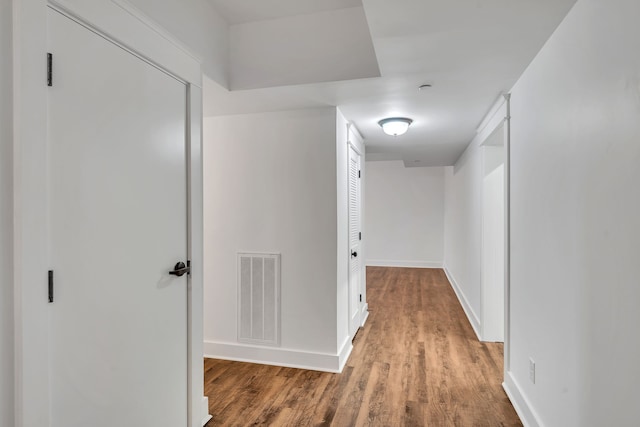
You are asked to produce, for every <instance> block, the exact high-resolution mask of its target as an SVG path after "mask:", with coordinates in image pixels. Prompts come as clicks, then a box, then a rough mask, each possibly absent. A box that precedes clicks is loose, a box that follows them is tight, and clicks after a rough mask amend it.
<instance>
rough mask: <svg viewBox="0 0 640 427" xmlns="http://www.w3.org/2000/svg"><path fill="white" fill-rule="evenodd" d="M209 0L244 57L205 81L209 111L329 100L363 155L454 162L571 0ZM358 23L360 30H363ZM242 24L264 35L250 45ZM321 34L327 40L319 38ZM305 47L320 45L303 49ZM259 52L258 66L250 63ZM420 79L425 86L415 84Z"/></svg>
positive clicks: (292, 106) (256, 35)
mask: <svg viewBox="0 0 640 427" xmlns="http://www.w3.org/2000/svg"><path fill="white" fill-rule="evenodd" d="M210 1H211V3H212V4H213V5H214V7H215V8H216V9H217V10H218V11H219V12H220V13H221V14H222V16H223V17H224V18H225V19H227V21H228V22H229V23H230V24H231V25H230V48H231V51H232V52H233V51H234V43H235V46H237V47H238V48H237V50H238V51H239V52H241V53H240V55H242V52H243V51H242V49H245V51H246V55H245V56H244V58H245V59H244V62H243V61H237V62H236V64H235V65H234V63H233V62H232V63H231V67H230V70H229V72H230V76H231V82H232V83H231V86H230V87H231V90H228V89H227V88H223V87H221V86H219V85H218V84H216V83H215V82H213V81H211V80H208V79H205V107H204V108H205V115H206V116H213V115H226V114H240V113H252V112H264V111H276V110H285V109H297V108H309V107H320V106H337V107H339V108H340V110H341V111H342V112H343V114H344V115H345V117H346V118H347V120H350V121H352V122H353V123H354V124H355V126H356V127H357V128H358V130H359V131H360V133H361V134H362V135H363V136H364V138H365V143H366V145H367V160H404V161H405V162H406V163H407V164H419V165H421V166H445V165H452V164H453V163H455V161H456V160H457V158H458V157H459V156H460V154H461V153H462V151H464V149H465V147H466V146H467V145H468V143H469V141H471V139H472V138H473V137H474V135H475V130H476V128H477V126H478V125H479V124H480V122H481V120H482V118H483V117H484V115H485V114H486V113H487V111H488V110H489V108H490V107H491V106H492V104H493V103H494V101H495V100H496V99H497V98H498V97H499V96H500V94H501V93H506V92H508V91H509V90H510V88H511V87H512V86H513V84H514V83H515V82H516V81H517V79H518V77H519V76H520V75H521V74H522V72H523V71H524V70H525V68H526V67H527V65H528V64H529V63H530V62H531V60H532V59H533V58H534V56H535V55H536V54H537V52H538V51H539V50H540V48H541V47H542V45H543V44H544V42H545V41H546V40H547V39H548V38H549V36H550V35H551V34H552V32H553V31H554V29H555V28H556V27H557V26H558V24H559V23H560V21H561V20H562V19H563V18H564V16H565V15H566V14H567V12H568V11H569V9H570V8H571V6H572V5H573V4H574V3H575V0H455V1H451V0H394V1H389V0H362V2H360V0H322V1H321V0H210ZM298 20H299V21H298ZM323 20H324V21H323ZM328 20H329V21H328ZM341 20H342V21H341ZM345 20H347V21H345ZM345 22H348V23H351V22H354V23H355V24H354V25H345ZM310 23H312V24H310ZM319 23H320V24H319ZM330 23H336V25H329V24H330ZM363 23H364V24H363ZM286 25H291V27H290V28H291V31H284V33H285V34H289V35H290V37H288V38H285V39H283V38H282V37H281V38H280V39H276V41H275V42H273V43H264V40H268V39H269V37H273V35H272V34H273V33H277V32H278V31H277V30H274V29H276V28H279V29H282V28H285V26H286ZM309 28H313V30H308V31H307V29H309ZM326 28H330V30H331V32H332V33H336V34H337V33H339V36H338V37H337V38H336V37H333V38H330V37H329V38H328V36H327V34H326V33H322V31H324V30H323V29H326ZM367 29H368V32H369V34H368V36H369V37H363V32H365V31H366V30H367ZM281 32H282V31H281ZM340 32H341V33H340ZM237 34H241V35H242V37H239V36H238V35H237ZM247 34H249V35H252V37H254V39H255V38H258V39H260V40H262V42H261V41H260V40H256V41H255V43H256V44H255V45H252V43H253V42H252V41H251V37H248V36H247ZM288 39H290V40H291V41H290V40H288ZM329 39H330V40H329ZM318 40H321V41H322V40H328V41H327V43H326V44H325V45H322V44H320V45H318V44H317V43H319V42H318ZM337 40H342V41H344V42H341V43H338V42H337ZM349 40H352V41H353V40H355V41H353V42H351V43H350V42H349ZM289 43H291V44H289ZM256 46H260V48H259V49H256ZM269 46H271V48H272V49H274V52H269V50H268V49H269ZM308 46H313V47H312V48H311V49H308V48H307V47H308ZM345 46H346V48H345ZM328 47H331V49H328ZM275 50H277V52H276V51H275ZM308 51H312V52H315V53H317V55H316V56H314V57H313V58H310V57H309V55H308V53H305V52H308ZM256 52H260V53H261V54H258V55H256ZM282 52H285V53H288V54H289V57H283V56H282V55H283V53H282ZM261 55H262V57H261V58H262V59H261V60H262V61H263V63H262V64H260V63H256V62H255V61H254V62H253V63H250V64H249V62H250V61H253V59H252V57H253V56H261ZM277 55H279V56H277ZM305 55H306V56H305ZM336 55H337V56H336ZM340 55H342V56H340ZM274 57H278V58H279V59H278V61H277V63H279V64H280V63H283V64H285V65H286V70H285V71H286V72H285V71H277V69H275V70H276V71H274V69H272V67H273V65H272V64H271V63H269V62H268V61H269V60H270V58H274ZM325 57H326V58H329V59H328V60H324V58H325ZM301 58H304V59H301ZM347 58H349V59H350V60H351V63H350V64H349V65H348V66H346V65H344V64H345V63H346V62H347V61H346V59H347ZM353 58H356V60H354V59H353ZM372 58H375V60H376V61H375V63H374V62H373V61H372ZM313 61H316V63H314V62H313ZM354 61H355V62H357V64H354V63H353V62H354ZM238 64H240V65H238ZM315 64H321V65H322V64H324V65H326V64H330V65H331V66H330V67H326V66H324V65H323V66H318V65H315ZM234 67H235V68H234ZM341 67H342V68H341ZM310 68H311V69H313V72H310V71H309V69H310ZM246 70H249V71H250V72H247V71H246ZM269 72H270V73H272V74H273V76H281V78H280V80H277V79H276V80H277V81H276V80H274V77H273V76H271V77H269ZM234 74H237V75H243V76H245V80H244V81H243V82H242V85H236V87H234V84H233V76H234ZM265 76H267V77H269V78H265ZM282 76H283V77H282ZM296 76H297V77H296ZM300 76H303V79H302V80H301V79H300ZM421 84H431V85H432V87H431V88H430V89H427V90H422V91H418V86H420V85H421ZM239 89H242V90H239ZM390 116H405V117H410V118H412V119H413V120H414V122H413V124H412V125H411V128H410V129H409V132H408V133H407V134H405V135H403V136H400V137H391V136H387V135H385V134H383V133H382V131H381V129H380V128H379V126H378V125H377V122H378V121H379V120H380V119H382V118H385V117H390Z"/></svg>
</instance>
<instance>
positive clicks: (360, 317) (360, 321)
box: [347, 126, 366, 339]
mask: <svg viewBox="0 0 640 427" xmlns="http://www.w3.org/2000/svg"><path fill="white" fill-rule="evenodd" d="M350 131H351V126H349V129H348V132H350ZM349 136H350V135H349ZM351 149H353V151H355V152H356V153H357V154H358V156H360V173H361V176H360V232H362V229H363V228H364V227H363V217H364V215H363V212H362V209H363V206H364V203H363V198H362V196H363V193H364V186H363V185H362V183H363V180H364V176H363V175H362V170H363V169H364V168H363V167H362V164H363V162H364V155H363V152H362V150H360V147H359V146H358V145H357V144H356V143H354V142H353V141H352V140H351V138H350V137H348V138H347V230H349V229H350V228H351V221H350V219H351V212H350V211H349V209H350V208H349V203H348V200H349V197H350V196H351V194H350V187H349V176H350V175H349V167H350V162H349V158H350V152H349V150H351ZM363 242H364V240H360V253H359V254H358V256H360V257H361V258H360V272H359V279H360V289H359V293H360V295H362V301H360V302H359V305H358V324H359V327H361V326H362V325H363V324H364V319H363V310H362V307H364V304H365V298H364V296H365V293H364V292H363V286H365V284H364V283H363V280H366V279H365V278H364V277H363V274H362V271H363V270H364V269H365V268H366V267H365V265H366V262H365V261H364V259H365V258H364V244H363ZM347 254H348V256H349V258H348V260H347V265H348V274H349V276H348V277H349V279H348V286H349V289H348V292H347V295H348V298H349V300H348V301H347V322H348V324H347V330H348V331H349V336H350V337H351V339H353V338H354V337H355V334H356V332H357V331H358V328H359V327H358V328H356V329H355V332H354V333H353V335H352V334H351V294H350V292H351V241H350V238H347Z"/></svg>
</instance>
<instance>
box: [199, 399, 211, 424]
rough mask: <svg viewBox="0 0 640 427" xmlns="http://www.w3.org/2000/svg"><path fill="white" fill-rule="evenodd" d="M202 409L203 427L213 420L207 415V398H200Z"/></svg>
mask: <svg viewBox="0 0 640 427" xmlns="http://www.w3.org/2000/svg"><path fill="white" fill-rule="evenodd" d="M202 409H203V411H202V425H203V426H204V425H205V424H207V423H208V422H209V421H211V418H213V416H212V415H209V398H208V397H207V396H203V397H202Z"/></svg>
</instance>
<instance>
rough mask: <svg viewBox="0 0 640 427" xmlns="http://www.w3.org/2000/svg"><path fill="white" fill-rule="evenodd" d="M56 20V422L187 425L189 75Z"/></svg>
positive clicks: (67, 425)
mask: <svg viewBox="0 0 640 427" xmlns="http://www.w3.org/2000/svg"><path fill="white" fill-rule="evenodd" d="M48 19H49V43H50V46H49V49H50V50H49V51H50V52H51V53H52V54H53V61H52V62H53V81H52V86H51V87H50V88H48V89H49V99H48V113H49V123H50V124H49V134H48V141H49V161H50V163H49V174H50V188H49V194H50V201H49V202H50V230H51V235H50V242H51V246H50V258H51V268H52V270H53V274H54V276H53V284H54V286H53V302H52V304H51V306H50V308H51V324H50V325H51V343H50V346H51V354H52V360H51V361H50V362H49V363H51V372H52V378H51V383H52V390H51V393H52V394H51V397H52V407H51V418H52V424H51V425H52V426H53V427H86V426H93V427H96V426H97V427H107V426H109V427H113V426H118V427H143V426H149V427H150V426H154V427H158V426H165V427H176V426H185V425H187V400H188V399H187V378H188V377H187V350H188V348H187V280H188V275H187V274H183V275H181V276H178V275H177V274H180V273H184V270H182V271H178V272H175V274H176V275H172V274H169V273H170V271H171V270H173V268H174V266H175V264H176V263H177V262H178V261H186V259H185V258H186V254H187V159H186V151H187V150H186V142H187V140H186V118H187V107H186V105H187V97H186V86H185V84H183V83H182V82H180V81H178V80H176V79H175V78H173V77H171V76H169V75H168V74H166V73H165V72H163V71H161V70H160V69H158V68H156V67H154V66H152V65H150V64H149V63H147V62H145V61H143V60H141V59H140V58H139V57H137V56H135V55H133V54H132V53H130V52H129V51H126V50H124V49H123V48H121V47H119V46H118V45H116V44H114V43H112V42H110V41H109V40H107V39H105V38H104V37H102V36H100V35H98V34H96V33H95V32H92V31H91V30H89V29H87V28H86V27H84V26H82V25H80V24H78V23H77V22H75V21H72V20H71V19H69V18H68V17H66V16H64V15H62V14H60V13H58V12H57V11H55V10H52V9H50V10H49V12H48ZM43 344H44V343H43ZM42 363H47V361H43V362H42Z"/></svg>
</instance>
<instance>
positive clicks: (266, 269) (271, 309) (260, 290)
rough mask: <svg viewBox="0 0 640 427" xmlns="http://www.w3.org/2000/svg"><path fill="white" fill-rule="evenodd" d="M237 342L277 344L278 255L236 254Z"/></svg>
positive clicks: (278, 317) (278, 335)
mask: <svg viewBox="0 0 640 427" xmlns="http://www.w3.org/2000/svg"><path fill="white" fill-rule="evenodd" d="M238 341H239V342H244V343H250V344H259V345H267V346H279V345H280V254H260V253H238Z"/></svg>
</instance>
